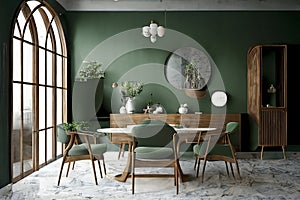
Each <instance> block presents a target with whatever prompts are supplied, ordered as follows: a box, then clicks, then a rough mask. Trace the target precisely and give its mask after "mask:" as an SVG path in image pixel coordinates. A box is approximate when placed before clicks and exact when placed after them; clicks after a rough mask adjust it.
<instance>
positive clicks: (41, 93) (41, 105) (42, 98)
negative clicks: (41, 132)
mask: <svg viewBox="0 0 300 200" xmlns="http://www.w3.org/2000/svg"><path fill="white" fill-rule="evenodd" d="M45 94H46V88H45V87H39V128H40V129H44V128H46V125H45V118H46V106H45V99H46V97H45Z"/></svg>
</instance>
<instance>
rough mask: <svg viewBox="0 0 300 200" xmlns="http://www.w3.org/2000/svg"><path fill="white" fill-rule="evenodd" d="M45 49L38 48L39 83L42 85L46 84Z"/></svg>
mask: <svg viewBox="0 0 300 200" xmlns="http://www.w3.org/2000/svg"><path fill="white" fill-rule="evenodd" d="M45 70H46V65H45V50H43V49H41V48H40V49H39V83H40V84H42V85H45V84H46V80H45V79H46V77H45Z"/></svg>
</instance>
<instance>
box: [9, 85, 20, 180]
mask: <svg viewBox="0 0 300 200" xmlns="http://www.w3.org/2000/svg"><path fill="white" fill-rule="evenodd" d="M20 97H21V85H20V84H17V83H14V84H13V121H12V123H13V124H12V136H11V143H12V147H11V150H12V154H11V155H12V162H13V178H15V177H17V176H18V175H20V171H21V170H20V131H21V101H20V100H21V98H20Z"/></svg>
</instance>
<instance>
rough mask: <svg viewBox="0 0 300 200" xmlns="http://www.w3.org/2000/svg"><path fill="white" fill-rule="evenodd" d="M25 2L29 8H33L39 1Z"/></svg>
mask: <svg viewBox="0 0 300 200" xmlns="http://www.w3.org/2000/svg"><path fill="white" fill-rule="evenodd" d="M27 4H28V6H29V8H30V9H31V10H33V9H34V8H35V7H37V6H38V5H40V2H38V1H35V0H33V1H27Z"/></svg>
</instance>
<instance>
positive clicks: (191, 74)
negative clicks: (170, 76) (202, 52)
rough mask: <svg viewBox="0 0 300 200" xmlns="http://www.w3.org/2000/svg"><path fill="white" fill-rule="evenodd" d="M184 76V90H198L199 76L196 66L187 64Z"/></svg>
mask: <svg viewBox="0 0 300 200" xmlns="http://www.w3.org/2000/svg"><path fill="white" fill-rule="evenodd" d="M184 76H185V77H186V83H185V87H186V88H198V85H199V79H200V74H199V72H198V69H197V67H196V65H194V64H192V63H189V64H188V65H186V66H185V68H184Z"/></svg>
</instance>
